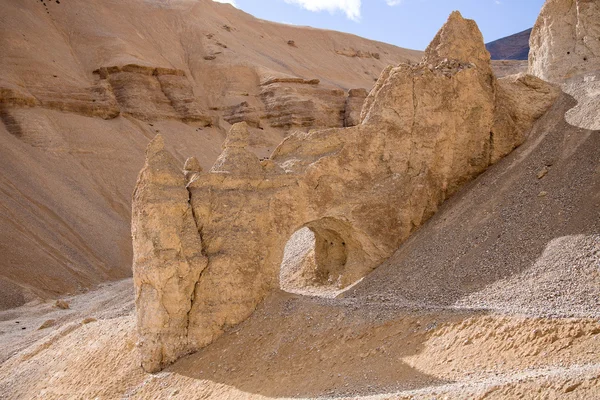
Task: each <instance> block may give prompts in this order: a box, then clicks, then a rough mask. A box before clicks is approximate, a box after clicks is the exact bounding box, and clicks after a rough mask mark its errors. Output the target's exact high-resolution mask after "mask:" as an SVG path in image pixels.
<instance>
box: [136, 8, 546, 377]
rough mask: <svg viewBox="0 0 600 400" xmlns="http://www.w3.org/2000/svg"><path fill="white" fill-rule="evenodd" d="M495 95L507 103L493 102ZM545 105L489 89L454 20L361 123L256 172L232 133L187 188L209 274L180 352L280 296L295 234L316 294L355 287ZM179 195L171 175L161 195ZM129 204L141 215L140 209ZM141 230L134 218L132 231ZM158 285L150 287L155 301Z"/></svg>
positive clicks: (492, 82)
mask: <svg viewBox="0 0 600 400" xmlns="http://www.w3.org/2000/svg"><path fill="white" fill-rule="evenodd" d="M300 85H306V84H305V83H302V84H300ZM505 85H514V86H516V87H518V89H519V92H518V93H517V94H514V95H508V94H504V95H502V88H503V87H505ZM529 91H531V92H534V93H529ZM556 96H557V91H556V90H555V89H551V88H550V87H549V86H548V85H547V84H545V83H543V82H541V81H539V80H537V79H535V78H529V77H520V78H516V80H515V81H514V82H513V81H508V82H507V83H505V84H499V83H498V82H497V80H496V78H495V76H494V75H493V73H492V70H491V66H490V57H489V53H488V52H487V51H486V49H485V46H484V43H483V38H482V36H481V33H480V32H479V30H478V28H477V26H476V24H475V23H474V22H473V21H470V20H465V19H463V18H462V16H461V15H460V14H459V13H458V12H455V13H453V14H452V15H451V16H450V18H449V20H448V22H447V23H446V25H445V26H444V27H443V28H442V29H441V30H440V32H439V33H438V35H437V36H436V38H435V39H434V41H433V42H432V44H431V45H430V46H429V48H428V49H427V52H426V54H425V57H424V60H423V62H422V63H421V64H418V65H416V66H411V65H408V64H401V65H400V66H398V67H392V68H387V69H385V70H384V71H383V73H382V74H381V77H380V79H379V81H378V82H377V84H376V86H375V88H374V89H373V90H372V91H371V93H370V94H369V96H368V98H367V99H366V101H365V105H364V107H363V111H362V112H361V119H362V123H361V124H360V125H357V126H354V127H350V128H345V129H341V128H333V129H325V130H312V131H310V132H308V133H307V132H296V133H294V134H292V135H291V136H289V137H288V138H287V139H285V140H284V141H283V142H282V143H281V144H280V145H279V147H278V148H277V149H276V150H275V151H274V152H273V154H272V155H271V157H270V158H269V159H267V160H264V161H262V162H261V161H260V160H259V159H258V158H257V157H256V156H255V155H254V154H252V153H251V152H249V151H248V150H247V146H248V136H249V133H248V126H247V124H245V123H240V124H236V125H234V126H233V127H232V129H231V130H230V132H229V135H228V138H227V140H226V141H225V144H224V151H223V153H222V154H221V156H220V157H219V159H218V160H217V162H216V163H215V165H214V166H213V168H212V170H211V171H210V172H209V173H206V174H199V175H196V177H195V178H194V179H193V180H192V181H191V182H190V183H189V184H188V185H187V188H188V190H189V193H190V196H191V197H190V201H191V207H192V209H193V215H194V218H195V222H196V226H197V228H198V231H199V232H200V236H201V238H202V239H201V241H202V243H201V244H198V245H197V246H198V247H197V249H198V251H199V250H200V249H201V250H202V251H203V254H204V255H205V256H206V257H207V259H208V265H207V267H206V269H204V271H203V273H202V275H201V276H200V277H199V278H198V280H197V282H196V286H195V294H194V295H193V296H192V298H193V300H192V301H191V310H190V311H189V313H188V314H186V315H187V318H188V321H187V324H186V325H185V326H186V328H185V329H181V330H180V331H179V334H180V335H182V337H185V340H182V341H181V342H180V345H181V346H183V347H178V348H181V349H183V348H186V349H187V351H193V350H196V349H198V348H201V347H203V346H205V345H207V344H209V343H211V342H212V341H213V340H215V339H216V338H217V337H218V336H220V335H221V334H222V333H223V331H224V329H225V328H226V327H228V326H232V325H235V324H237V323H239V322H241V321H243V320H244V319H246V318H247V317H248V316H249V315H251V314H252V312H253V311H254V310H255V308H256V306H257V305H258V304H259V303H260V302H261V301H262V300H263V299H264V298H265V296H266V295H267V294H268V293H269V292H271V291H272V290H274V289H276V288H277V287H278V286H279V282H278V279H279V275H280V274H279V270H280V264H281V262H282V259H283V253H284V248H285V245H286V242H287V241H288V239H289V238H290V237H291V236H292V234H294V232H296V231H298V230H299V229H302V228H309V229H310V230H311V231H312V232H313V234H314V243H315V245H314V264H315V265H312V264H311V263H308V264H311V268H313V270H314V271H311V273H312V274H313V275H314V276H316V277H317V278H318V279H317V281H319V282H321V284H325V285H330V286H333V287H336V288H343V287H346V286H348V285H350V284H352V283H354V282H356V281H357V280H358V279H360V278H362V277H364V276H365V275H366V274H367V273H369V272H370V271H372V270H373V269H374V268H376V267H377V266H378V265H379V264H380V263H381V262H382V261H383V260H385V259H386V258H387V257H389V256H390V255H391V254H392V253H393V252H394V251H395V250H396V249H397V248H398V246H399V245H400V244H401V243H402V242H403V241H405V240H406V239H407V238H408V236H409V235H410V234H411V233H412V232H413V231H414V230H415V229H417V228H418V227H419V226H421V225H422V224H423V223H424V222H425V221H426V220H427V219H428V218H429V217H431V216H432V215H433V214H434V213H435V212H436V211H437V209H438V207H439V206H440V204H441V203H442V202H443V201H444V200H445V199H447V198H448V197H449V196H451V195H452V194H453V193H455V192H456V191H457V190H458V189H459V188H460V187H461V186H462V185H463V184H465V183H466V182H469V181H470V180H472V179H473V178H474V177H476V176H477V175H478V174H480V173H482V172H483V171H484V170H485V169H486V168H487V167H488V166H490V165H491V164H493V163H494V162H496V161H497V160H499V159H500V158H501V157H503V156H504V155H506V154H508V153H509V152H510V151H511V150H512V149H513V148H515V147H516V146H518V145H520V144H521V143H522V141H523V140H524V137H525V132H526V131H527V130H528V129H529V128H530V126H531V124H532V122H533V121H534V120H535V118H536V117H539V115H541V114H542V113H543V112H544V107H549V106H550V105H551V104H552V102H553V101H554V99H555V98H556ZM532 98H536V99H537V98H540V99H541V100H542V101H541V102H540V106H539V107H540V108H539V109H538V108H535V107H531V108H525V109H524V110H515V109H514V108H515V107H521V106H522V103H523V102H525V101H529V100H531V99H532ZM341 99H343V96H341ZM355 115H356V114H355ZM149 154H152V152H150V153H149ZM148 164H150V163H148ZM141 181H143V180H141ZM173 184H174V185H175V181H173ZM185 187H186V186H185V183H184V179H183V178H181V179H180V181H179V189H176V188H175V186H174V187H173V189H172V191H173V192H174V191H177V192H178V191H179V190H184V189H185ZM168 193H170V192H165V193H164V194H163V196H166V195H167V194H168ZM184 197H185V196H183V194H182V195H181V200H180V202H181V204H182V207H183V200H184ZM136 204H137V205H136V207H137V209H138V210H144V207H145V206H144V203H143V201H140V202H138V203H136ZM182 214H183V213H180V214H179V215H182ZM137 215H139V216H140V218H144V213H143V212H139V211H138V213H137ZM172 215H173V216H174V214H172ZM186 215H187V214H186ZM180 219H181V217H179V220H180ZM175 220H177V219H175ZM158 221H159V222H160V219H159V220H158ZM169 221H170V220H169ZM165 222H166V221H165ZM147 223H148V222H147V221H144V220H143V219H136V218H134V221H133V224H134V229H136V224H147ZM171 223H172V222H169V224H171ZM169 227H170V225H166V231H172V230H170V228H169ZM154 229H155V230H158V231H160V230H161V227H160V223H159V224H158V225H156V226H154ZM134 240H135V238H134ZM136 247H137V244H136ZM148 254H150V253H149V252H148ZM152 263H156V265H158V264H160V257H155V259H154V260H153V261H152ZM136 270H137V267H136ZM137 285H138V289H139V284H137ZM149 285H151V286H152V284H150V283H149ZM161 285H164V282H162V281H159V282H156V283H155V284H154V285H153V286H152V287H153V288H154V290H155V293H157V294H158V295H157V298H158V299H160V296H161V294H162V293H163V291H164V289H163V288H162V286H161ZM188 289H189V286H185V290H183V288H181V289H179V290H180V291H182V294H181V295H180V296H181V297H182V298H185V299H188V298H190V296H189V293H188V292H187V290H188ZM172 295H173V294H172ZM189 304H190V303H189V301H187V300H186V301H185V302H184V305H185V308H187V307H188V305H189ZM137 307H138V313H139V314H142V315H151V314H152V313H154V311H153V309H152V308H153V307H154V308H158V309H161V307H163V305H161V304H160V300H159V301H158V302H156V301H152V302H149V303H144V302H141V301H140V302H138V303H137ZM182 307H183V306H182ZM182 324H183V322H182ZM165 332H166V333H167V334H169V335H171V336H169V337H175V336H176V334H175V333H174V331H173V330H171V329H170V328H167V329H165ZM156 337H160V333H158V334H157V336H156ZM169 343H170V342H168V341H167V344H169ZM161 346H162V343H161V342H160V340H157V341H156V342H153V343H152V344H151V346H150V347H147V348H142V353H143V354H142V359H143V360H149V361H148V362H147V365H151V366H153V368H152V369H154V368H156V367H158V366H161V365H164V364H165V363H168V362H169V361H171V358H170V357H162V355H161V351H159V350H158V349H160V348H161ZM169 346H171V344H169ZM173 346H177V345H176V344H173ZM186 346H187V347H186ZM182 351H183V350H182ZM146 368H148V367H147V366H146Z"/></svg>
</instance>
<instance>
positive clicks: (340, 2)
mask: <svg viewBox="0 0 600 400" xmlns="http://www.w3.org/2000/svg"><path fill="white" fill-rule="evenodd" d="M285 2H286V3H288V4H297V5H299V6H300V7H302V8H306V9H307V10H309V11H329V12H330V13H333V12H335V11H338V10H340V11H343V12H344V13H345V14H346V17H348V18H349V19H351V20H353V21H358V20H360V6H361V0H285Z"/></svg>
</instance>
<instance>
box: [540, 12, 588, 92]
mask: <svg viewBox="0 0 600 400" xmlns="http://www.w3.org/2000/svg"><path fill="white" fill-rule="evenodd" d="M530 47H531V50H530V52H529V73H530V74H532V75H535V76H537V77H539V78H541V79H544V80H547V81H550V82H561V81H563V80H565V79H568V78H571V77H574V76H576V75H580V74H582V73H586V72H590V71H597V70H600V3H598V1H595V0H547V1H546V3H545V4H544V7H543V8H542V11H541V13H540V16H539V17H538V20H537V22H536V24H535V26H534V28H533V31H532V33H531V39H530Z"/></svg>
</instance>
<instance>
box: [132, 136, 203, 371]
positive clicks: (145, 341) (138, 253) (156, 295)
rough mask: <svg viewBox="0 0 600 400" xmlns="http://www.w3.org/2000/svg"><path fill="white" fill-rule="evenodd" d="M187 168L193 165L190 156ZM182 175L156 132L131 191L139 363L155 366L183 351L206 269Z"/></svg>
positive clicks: (156, 367) (150, 368)
mask: <svg viewBox="0 0 600 400" xmlns="http://www.w3.org/2000/svg"><path fill="white" fill-rule="evenodd" d="M187 164H188V165H187V166H188V168H195V169H197V166H195V165H193V164H195V163H194V162H193V161H190V162H188V163H187ZM185 184H186V181H185V178H184V175H183V173H182V171H181V170H180V169H179V168H178V167H177V162H176V161H175V159H174V158H173V157H172V156H171V155H170V154H169V153H168V152H167V151H165V149H164V142H163V139H162V137H161V136H160V135H159V136H157V137H156V138H155V139H154V140H153V141H152V142H151V143H150V144H149V145H148V149H147V151H146V164H145V165H144V168H143V169H142V171H141V173H140V176H139V179H138V183H137V185H136V190H135V193H134V195H133V214H132V236H133V243H134V246H133V258H134V262H133V265H134V271H133V272H134V276H135V278H134V282H135V287H136V294H135V303H136V307H137V309H138V310H139V311H138V313H137V326H138V333H139V343H138V345H139V347H140V349H141V354H142V360H141V363H142V366H143V367H144V368H145V369H146V370H147V371H157V370H159V369H160V368H162V367H163V366H164V365H165V364H168V363H170V362H173V361H175V360H176V359H177V358H179V357H181V356H182V355H184V354H186V352H187V351H188V348H189V347H188V343H187V339H186V336H187V328H188V323H189V319H188V313H189V311H190V308H191V306H192V301H193V299H194V288H195V286H196V282H198V280H199V279H200V274H201V273H202V271H203V270H204V268H206V265H207V259H206V257H204V256H203V254H202V241H201V240H200V235H199V234H198V229H197V227H196V223H195V221H194V216H193V213H192V209H191V207H190V204H189V193H188V191H187V190H186V189H185Z"/></svg>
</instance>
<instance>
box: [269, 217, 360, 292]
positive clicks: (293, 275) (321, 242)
mask: <svg viewBox="0 0 600 400" xmlns="http://www.w3.org/2000/svg"><path fill="white" fill-rule="evenodd" d="M297 233H301V235H300V236H299V237H298V238H297V239H296V240H298V241H299V244H300V246H302V248H299V249H297V253H296V254H292V255H289V254H288V255H287V258H286V255H285V254H284V260H283V261H282V264H281V268H282V270H281V271H280V281H281V283H280V286H281V288H282V289H283V290H286V291H290V292H292V293H298V294H310V295H320V296H327V297H331V296H333V295H335V294H338V293H340V292H341V291H342V290H343V289H345V288H347V287H348V286H350V285H352V284H354V283H356V281H358V280H360V279H361V278H362V277H364V276H365V275H366V274H367V273H368V272H369V271H370V269H368V268H367V267H365V266H366V265H368V261H367V258H368V257H367V255H366V254H364V250H363V249H362V248H361V246H360V244H359V243H358V241H357V240H356V238H355V233H354V232H353V230H352V226H351V224H350V223H348V222H347V221H343V220H340V219H337V218H332V217H323V218H320V219H317V220H313V221H311V222H308V223H306V224H304V225H302V226H301V227H300V229H298V230H296V232H295V233H294V235H292V237H291V238H290V240H289V241H288V242H287V243H286V249H287V248H288V246H289V245H290V244H291V245H293V243H291V241H292V240H294V236H295V235H296V234H297ZM291 257H295V259H292V258H291ZM286 268H288V269H289V270H287V271H286V270H285V269H286Z"/></svg>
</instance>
